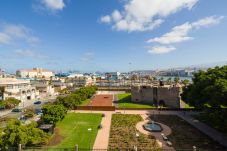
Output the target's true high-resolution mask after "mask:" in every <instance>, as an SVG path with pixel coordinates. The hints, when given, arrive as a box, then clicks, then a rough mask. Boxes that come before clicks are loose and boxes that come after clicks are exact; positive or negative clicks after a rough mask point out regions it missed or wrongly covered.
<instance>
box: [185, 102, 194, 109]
mask: <svg viewBox="0 0 227 151" xmlns="http://www.w3.org/2000/svg"><path fill="white" fill-rule="evenodd" d="M184 108H185V109H194V108H195V107H194V106H190V105H189V104H187V103H185V106H184Z"/></svg>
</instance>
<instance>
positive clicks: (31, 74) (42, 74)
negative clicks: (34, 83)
mask: <svg viewBox="0 0 227 151" xmlns="http://www.w3.org/2000/svg"><path fill="white" fill-rule="evenodd" d="M16 75H17V77H20V78H38V79H40V78H43V79H44V78H47V79H49V78H51V77H53V76H54V72H53V71H50V70H46V69H42V68H33V69H31V70H18V71H16Z"/></svg>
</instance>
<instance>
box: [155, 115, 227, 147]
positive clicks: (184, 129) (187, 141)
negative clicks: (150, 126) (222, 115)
mask: <svg viewBox="0 0 227 151" xmlns="http://www.w3.org/2000/svg"><path fill="white" fill-rule="evenodd" d="M151 118H152V119H153V118H154V117H153V116H152V117H151ZM154 121H156V122H159V123H163V124H165V125H167V126H169V127H170V128H171V129H172V133H171V134H170V135H169V136H168V138H169V140H170V141H171V142H172V144H173V147H174V148H175V149H178V150H180V149H192V147H193V146H196V147H197V149H198V150H212V151H214V150H225V149H224V147H223V146H221V145H220V144H219V143H217V142H215V141H213V140H212V139H211V138H209V137H208V136H206V135H205V134H203V133H202V132H200V131H199V130H198V129H196V128H194V127H193V126H191V125H190V124H188V123H187V122H186V121H184V120H183V119H181V118H180V117H178V116H176V115H155V118H154Z"/></svg>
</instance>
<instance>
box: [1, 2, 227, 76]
mask: <svg viewBox="0 0 227 151" xmlns="http://www.w3.org/2000/svg"><path fill="white" fill-rule="evenodd" d="M226 6H227V1H226V0H218V1H215V0H29V1H28V0H20V1H15V0H1V2H0V68H3V69H5V70H7V71H10V72H12V71H15V70H17V69H28V68H32V67H43V68H47V69H52V70H56V71H59V70H68V69H74V70H79V71H129V70H135V69H136V70H142V69H158V68H173V67H183V66H188V65H195V64H204V63H212V62H219V61H226V60H227V42H226V39H227V28H226V27H227V19H226V16H227V9H226Z"/></svg>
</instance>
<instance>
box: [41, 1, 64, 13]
mask: <svg viewBox="0 0 227 151" xmlns="http://www.w3.org/2000/svg"><path fill="white" fill-rule="evenodd" d="M41 3H42V4H43V5H44V6H45V7H46V8H47V9H50V10H52V11H57V10H62V9H63V8H64V7H65V3H64V0H41Z"/></svg>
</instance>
